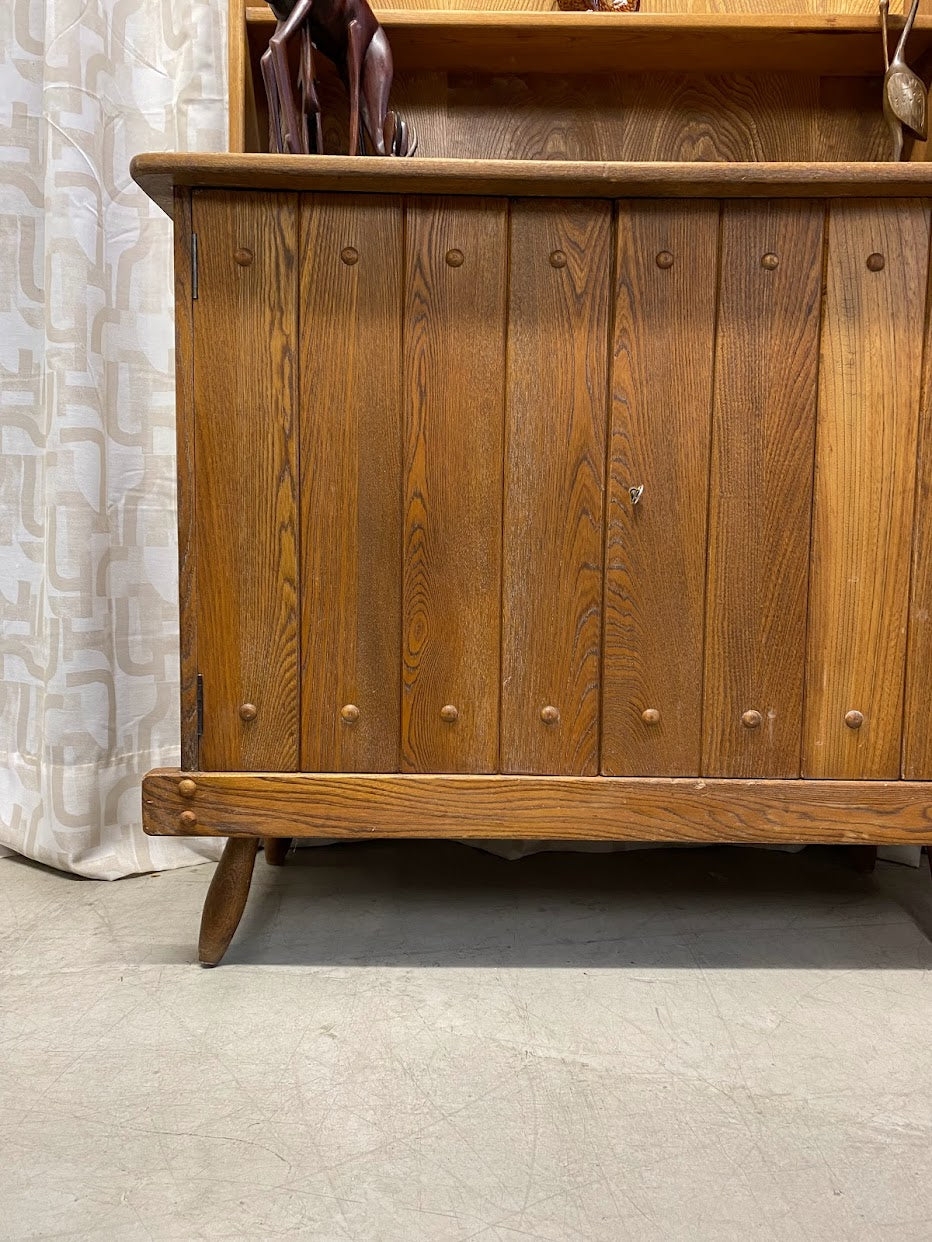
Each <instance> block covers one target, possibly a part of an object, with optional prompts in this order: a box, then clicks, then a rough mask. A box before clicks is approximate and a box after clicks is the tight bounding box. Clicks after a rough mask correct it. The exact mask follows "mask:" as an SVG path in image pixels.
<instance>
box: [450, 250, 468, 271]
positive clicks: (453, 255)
mask: <svg viewBox="0 0 932 1242" xmlns="http://www.w3.org/2000/svg"><path fill="white" fill-rule="evenodd" d="M465 257H466V256H465V255H464V254H463V252H462V250H448V251H447V253H446V260H447V266H448V267H462V266H463V260H464V259H465Z"/></svg>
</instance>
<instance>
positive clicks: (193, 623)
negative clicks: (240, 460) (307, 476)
mask: <svg viewBox="0 0 932 1242" xmlns="http://www.w3.org/2000/svg"><path fill="white" fill-rule="evenodd" d="M175 198H176V201H175V252H174V254H175V444H176V450H177V452H176V461H177V472H178V491H177V496H176V503H177V507H178V607H179V622H180V633H179V660H180V666H181V667H180V673H181V766H182V767H183V768H190V769H191V770H193V769H195V768H196V767H197V766H198V754H197V751H198V736H197V541H196V534H195V527H194V497H195V481H196V470H195V459H194V441H195V429H194V303H193V301H192V299H191V232H192V230H191V194H190V191H188V190H176V191H175Z"/></svg>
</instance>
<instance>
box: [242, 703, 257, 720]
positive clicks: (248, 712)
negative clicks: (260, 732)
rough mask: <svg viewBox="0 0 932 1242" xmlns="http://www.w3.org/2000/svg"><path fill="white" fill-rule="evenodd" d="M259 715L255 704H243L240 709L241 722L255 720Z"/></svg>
mask: <svg viewBox="0 0 932 1242" xmlns="http://www.w3.org/2000/svg"><path fill="white" fill-rule="evenodd" d="M258 715H259V709H258V708H257V707H256V705H255V703H242V704H241V705H240V709H239V718H240V720H255V718H256V717H257V716H258Z"/></svg>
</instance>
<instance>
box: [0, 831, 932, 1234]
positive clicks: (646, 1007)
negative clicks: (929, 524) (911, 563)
mask: <svg viewBox="0 0 932 1242" xmlns="http://www.w3.org/2000/svg"><path fill="white" fill-rule="evenodd" d="M211 870H212V869H211V867H209V866H205V867H198V868H193V869H191V870H189V871H185V872H175V873H171V874H165V875H157V876H148V877H143V878H139V879H134V880H125V881H121V882H119V883H115V884H103V883H93V882H89V881H82V880H77V879H71V878H68V877H65V876H62V875H58V874H55V873H52V872H49V871H46V870H44V869H43V868H40V867H37V866H34V865H31V864H28V863H25V862H23V861H22V860H19V859H16V858H12V857H11V858H5V859H0V1237H2V1238H4V1239H26V1238H61V1239H66V1238H67V1239H95V1240H97V1239H100V1240H107V1242H110V1240H116V1242H120V1240H122V1239H179V1240H183V1242H188V1240H191V1239H200V1238H209V1239H264V1238H295V1239H314V1240H315V1242H316V1240H321V1242H331V1240H332V1242H357V1240H362V1242H370V1240H371V1242H447V1240H450V1242H453V1240H456V1242H465V1239H475V1240H477V1242H479V1240H481V1242H527V1240H528V1239H543V1240H546V1242H576V1240H582V1239H586V1240H588V1239H593V1240H598V1242H602V1240H605V1242H623V1240H625V1239H635V1240H637V1242H642V1240H643V1242H668V1240H671V1239H672V1240H679V1239H684V1240H689V1242H704V1240H706V1239H715V1240H718V1239H722V1240H725V1239H727V1240H729V1242H731V1240H732V1239H734V1240H741V1242H745V1240H747V1239H758V1238H760V1239H768V1240H770V1239H773V1240H781V1242H782V1240H784V1239H786V1240H792V1242H798V1240H799V1239H819V1240H821V1239H826V1240H831V1242H836V1240H841V1242H844V1240H847V1239H857V1240H862V1239H863V1240H868V1239H870V1240H873V1239H891V1242H892V1240H894V1239H895V1240H896V1242H913V1240H916V1242H927V1240H928V1239H930V1238H932V1141H930V1139H932V1124H930V1123H932V1117H930V1102H932V1022H930V1019H932V992H930V986H932V985H930V978H932V976H930V970H929V968H930V966H932V946H930V943H929V940H928V939H927V934H928V932H929V930H930V929H932V882H930V879H929V875H928V871H927V870H926V869H925V868H923V869H922V870H920V871H915V870H910V869H907V868H903V867H898V866H895V865H893V864H881V865H880V866H879V867H878V869H877V871H876V872H875V873H874V875H873V876H868V877H863V876H859V875H857V874H854V873H853V872H851V871H848V870H846V869H845V867H844V862H843V856H840V855H839V854H838V853H837V852H833V851H829V850H822V851H807V852H806V853H805V854H802V855H782V854H775V853H770V852H764V851H740V852H739V851H728V850H706V851H702V852H695V851H689V852H687V851H676V852H669V851H668V852H663V853H660V852H653V851H652V852H649V853H645V854H638V855H632V854H623V855H612V856H605V855H594V856H580V855H554V854H551V855H542V856H539V857H537V858H532V859H528V860H525V861H523V862H518V863H510V862H505V861H503V860H501V859H496V858H492V857H489V856H487V855H483V854H481V853H477V852H475V851H472V850H469V849H467V848H465V847H460V846H456V845H452V844H430V843H426V844H419V845H415V844H390V843H380V842H372V843H367V844H366V845H363V846H357V847H345V846H344V847H328V848H326V849H323V850H303V851H301V852H300V855H299V856H298V857H297V859H294V856H292V861H290V862H289V865H288V866H287V867H286V869H285V870H284V871H274V870H272V869H271V868H268V867H266V866H265V865H264V863H263V861H262V859H261V858H260V860H259V864H258V867H257V873H256V883H255V885H254V888H253V895H252V900H251V903H250V907H249V909H248V910H247V914H246V917H245V919H244V922H243V926H242V927H241V929H240V933H239V935H238V937H237V939H236V940H235V941H234V944H233V947H232V949H231V951H230V953H229V955H228V958H227V961H226V964H225V965H224V966H222V967H220V968H219V969H217V970H214V971H205V970H202V969H200V968H198V967H197V966H195V965H193V949H194V940H195V935H196V929H197V921H198V915H199V910H200V905H201V902H202V899H203V896H204V892H205V890H206V887H207V884H208V882H209V879H210V874H211Z"/></svg>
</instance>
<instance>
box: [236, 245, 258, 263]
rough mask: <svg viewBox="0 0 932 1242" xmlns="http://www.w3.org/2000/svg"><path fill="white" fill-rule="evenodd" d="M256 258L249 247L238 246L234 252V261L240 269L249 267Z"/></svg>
mask: <svg viewBox="0 0 932 1242" xmlns="http://www.w3.org/2000/svg"><path fill="white" fill-rule="evenodd" d="M255 257H256V256H255V255H254V254H253V252H252V251H251V250H250V249H249V247H248V246H237V248H236V249H235V250H234V251H233V261H234V262H235V263H238V264H239V265H240V267H248V266H249V265H250V263H251V262H252V261H253V259H254V258H255Z"/></svg>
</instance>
